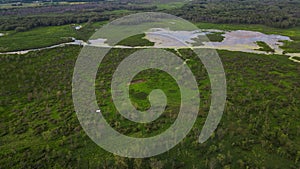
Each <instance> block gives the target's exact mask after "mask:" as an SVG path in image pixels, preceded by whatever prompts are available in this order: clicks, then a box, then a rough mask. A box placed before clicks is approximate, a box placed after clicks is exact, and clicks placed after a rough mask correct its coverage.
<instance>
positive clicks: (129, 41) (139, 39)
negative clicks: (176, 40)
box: [117, 34, 154, 47]
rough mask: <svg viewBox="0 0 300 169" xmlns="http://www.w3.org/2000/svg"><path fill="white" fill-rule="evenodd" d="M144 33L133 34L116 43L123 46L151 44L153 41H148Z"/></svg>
mask: <svg viewBox="0 0 300 169" xmlns="http://www.w3.org/2000/svg"><path fill="white" fill-rule="evenodd" d="M145 36H146V35H145V34H139V35H134V36H131V37H129V38H126V39H124V40H122V41H120V42H119V43H118V44H117V45H124V46H132V47H134V46H153V45H154V42H150V41H149V40H147V39H145Z"/></svg>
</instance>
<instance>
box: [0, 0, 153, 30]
mask: <svg viewBox="0 0 300 169" xmlns="http://www.w3.org/2000/svg"><path fill="white" fill-rule="evenodd" d="M154 8H155V7H153V6H147V7H146V6H136V5H130V6H127V5H122V4H116V3H87V4H76V5H56V6H55V5H49V6H41V7H28V8H14V9H0V30H3V31H8V30H16V31H25V30H29V29H32V28H35V27H40V26H57V25H65V24H70V23H83V22H88V21H92V22H95V21H104V20H109V19H112V18H116V17H117V16H115V15H118V16H119V15H122V13H121V14H110V13H105V12H109V11H115V10H129V11H151V10H153V9H154Z"/></svg>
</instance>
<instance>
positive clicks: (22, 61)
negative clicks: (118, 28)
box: [0, 46, 300, 168]
mask: <svg viewBox="0 0 300 169" xmlns="http://www.w3.org/2000/svg"><path fill="white" fill-rule="evenodd" d="M79 50H80V48H79V47H75V46H69V47H66V48H56V49H51V50H44V51H40V52H32V53H29V54H26V55H24V56H23V55H20V56H18V55H12V56H5V55H2V56H1V70H2V71H1V79H3V80H2V81H1V93H2V96H3V95H5V96H6V97H2V96H1V103H2V106H1V112H2V113H1V128H2V130H1V142H2V144H3V146H1V153H0V154H1V160H0V165H1V166H12V167H17V168H19V167H22V166H23V167H25V166H27V167H28V166H31V167H34V168H35V167H50V166H56V167H63V168H65V167H67V166H73V167H80V166H86V165H87V164H88V165H89V166H90V167H92V168H94V167H96V166H106V167H113V166H118V167H120V168H127V167H130V166H136V167H137V165H141V164H140V163H142V165H143V168H148V167H149V168H150V166H151V165H158V164H161V165H163V166H165V167H166V166H173V167H175V168H177V167H180V166H189V167H192V166H198V167H199V166H202V167H209V166H210V165H213V164H214V165H215V166H231V167H232V168H239V167H241V168H243V167H246V166H248V167H250V168H254V167H258V166H265V167H266V168H276V167H278V168H285V167H286V166H289V167H293V166H294V167H296V166H298V165H299V161H298V159H299V148H300V147H299V144H298V143H299V134H300V133H299V132H298V131H299V123H298V121H295V120H294V119H298V118H299V113H298V112H299V107H298V106H297V105H299V100H300V98H299V96H300V90H299V88H298V87H297V86H299V85H300V84H299V82H300V81H299V79H300V76H299V74H298V73H297V72H299V71H300V66H299V64H297V63H293V62H291V61H289V60H287V59H286V58H285V57H283V56H277V55H271V56H265V55H257V54H246V53H241V52H227V51H219V54H220V56H221V58H222V61H223V64H224V67H225V71H226V74H227V81H228V99H227V100H228V101H227V107H226V111H225V114H224V116H223V118H222V121H221V124H220V125H219V128H218V130H217V131H216V133H215V134H214V136H213V137H212V138H211V139H210V140H209V141H208V142H207V143H205V144H203V145H201V144H199V143H197V137H198V134H199V129H200V128H201V126H202V125H203V123H204V120H205V117H206V114H207V110H208V108H209V107H208V106H209V104H208V103H209V101H208V100H209V90H207V89H209V86H210V85H209V81H208V78H207V75H206V72H205V69H203V66H201V64H200V65H199V63H198V60H197V59H196V58H195V56H193V55H191V52H190V51H181V53H182V54H183V56H184V57H185V58H190V59H191V60H192V61H191V62H189V66H190V67H191V68H192V71H193V72H195V74H196V75H197V77H199V81H198V83H199V89H200V92H201V96H202V97H201V99H202V100H201V101H202V104H201V110H200V112H199V118H198V120H197V123H196V125H195V126H194V128H193V130H192V131H191V133H190V134H189V137H188V138H186V139H185V140H184V141H183V142H182V143H181V144H180V145H178V146H176V147H175V148H174V149H172V150H171V151H169V152H167V153H164V154H162V155H159V156H157V157H154V158H150V159H143V160H139V159H126V158H120V157H117V156H112V155H111V154H109V153H107V152H105V151H104V150H102V149H101V148H99V147H97V145H95V144H94V143H93V142H92V141H91V140H90V139H89V138H88V137H87V136H86V134H85V133H84V131H83V130H82V129H81V127H80V125H79V122H78V120H77V118H76V115H75V112H74V109H73V105H72V98H71V78H72V70H73V67H74V63H75V60H76V56H77V54H78V52H79ZM132 52H133V50H128V49H122V50H117V49H116V50H114V51H112V52H111V53H110V54H109V55H108V56H107V59H105V62H104V64H103V66H100V68H99V72H102V73H101V74H99V77H98V79H99V80H98V82H100V83H99V84H96V86H97V87H98V86H99V89H105V90H107V93H108V91H109V88H107V87H105V86H109V83H101V82H109V79H110V78H111V77H110V75H111V74H110V71H113V70H114V68H115V66H117V64H118V62H119V61H120V60H121V59H122V56H126V55H127V54H129V53H132ZM117 53H119V54H117ZM114 56H121V57H117V58H116V57H114ZM111 60H114V62H113V63H110V62H111ZM239 65H243V69H241V68H240V66H239ZM268 65H270V66H268ZM271 65H272V66H271ZM101 70H102V71H101ZM103 70H106V72H103ZM107 75H108V76H107ZM149 75H151V77H150V76H149ZM200 77H201V78H200ZM266 77H267V78H266ZM141 79H143V80H145V81H141V82H140V83H136V84H132V85H131V90H130V91H131V94H132V101H133V102H134V104H135V105H136V106H137V107H138V109H145V108H147V107H148V106H149V104H148V101H147V99H146V96H147V95H148V94H149V91H151V90H152V89H154V88H156V87H161V88H162V89H163V90H164V91H165V92H166V95H167V96H169V97H170V98H171V100H170V105H169V108H168V109H167V110H166V112H165V113H164V114H163V116H162V117H160V118H159V120H157V121H155V123H154V124H151V125H149V124H148V125H145V126H144V125H139V126H136V125H134V124H133V123H132V122H129V121H126V120H125V121H124V119H122V118H121V119H119V118H118V117H119V115H115V113H116V112H115V108H114V106H113V104H112V103H111V102H110V95H109V94H108V95H106V96H105V98H103V97H101V99H100V100H102V101H101V102H99V104H100V105H103V111H104V114H105V117H107V118H108V120H109V121H110V123H111V124H112V126H114V127H115V129H116V130H119V131H120V132H123V133H126V134H129V135H134V136H143V134H144V135H147V131H149V130H154V131H155V133H156V132H157V133H160V132H162V131H163V130H164V128H166V127H168V126H169V125H170V124H172V120H174V118H176V112H177V111H176V110H177V109H178V100H177V98H178V93H177V91H178V88H177V87H176V84H175V83H173V82H172V80H171V81H170V80H168V79H169V77H168V75H166V74H164V73H161V72H157V71H150V72H142V73H141V74H139V75H138V76H137V77H136V79H135V80H141ZM166 81H167V82H170V83H167V84H166ZM154 84H155V85H154ZM102 92H103V91H102ZM176 100H177V101H176ZM108 112H114V113H113V114H112V113H108ZM113 117H114V118H113ZM117 120H120V123H118V124H119V125H116V123H115V121H117ZM279 123H280V126H278V125H277V124H279ZM229 138H230V139H229ZM4 145H5V146H4ZM241 154H242V155H241ZM267 154H268V155H267ZM271 154H272V155H271ZM199 157H202V158H201V160H197V159H198V158H199ZM18 159H21V160H22V161H23V162H22V163H19V162H18ZM93 159H97V160H93ZM175 159H180V160H178V161H176V160H175ZM271 159H277V160H276V161H278V162H270V160H271ZM54 164H55V165H54ZM126 166H127V167H126ZM73 167H72V168H73ZM137 168H138V167H137ZM167 168H168V167H167ZM171 168H172V167H171Z"/></svg>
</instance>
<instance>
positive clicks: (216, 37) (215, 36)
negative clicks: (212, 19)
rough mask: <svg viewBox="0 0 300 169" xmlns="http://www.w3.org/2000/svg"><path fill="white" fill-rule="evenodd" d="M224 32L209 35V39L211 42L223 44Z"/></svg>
mask: <svg viewBox="0 0 300 169" xmlns="http://www.w3.org/2000/svg"><path fill="white" fill-rule="evenodd" d="M222 34H224V33H222V32H214V33H209V34H207V35H206V36H207V38H208V39H209V40H210V41H211V42H222V41H223V40H224V36H222Z"/></svg>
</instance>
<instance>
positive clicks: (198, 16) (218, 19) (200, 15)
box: [172, 0, 300, 28]
mask: <svg viewBox="0 0 300 169" xmlns="http://www.w3.org/2000/svg"><path fill="white" fill-rule="evenodd" d="M299 8H300V2H299V1H298V0H289V1H286V0H276V1H273V0H263V1H261V0H246V1H244V0H212V1H207V0H194V1H192V2H191V3H187V4H186V5H184V6H183V7H182V8H181V9H176V10H174V11H172V13H173V14H176V15H178V16H181V17H184V18H186V19H188V20H190V21H193V22H210V23H228V24H264V25H268V26H272V27H279V28H288V27H293V26H299V25H300V15H299ZM186 11H189V12H186Z"/></svg>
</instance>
